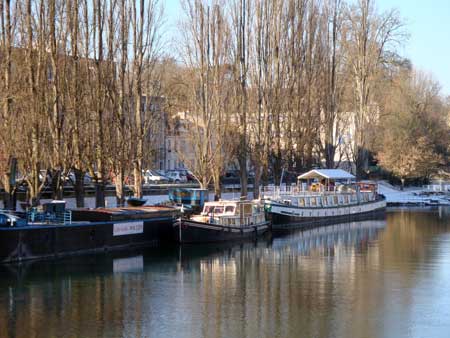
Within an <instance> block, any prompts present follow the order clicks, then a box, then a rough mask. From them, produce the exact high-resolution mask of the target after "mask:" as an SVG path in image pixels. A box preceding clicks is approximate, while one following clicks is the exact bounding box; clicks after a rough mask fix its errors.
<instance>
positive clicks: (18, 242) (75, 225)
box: [0, 206, 178, 263]
mask: <svg viewBox="0 0 450 338" xmlns="http://www.w3.org/2000/svg"><path fill="white" fill-rule="evenodd" d="M177 217H178V212H177V210H176V209H173V208H168V207H154V206H149V207H135V208H133V207H125V208H111V209H106V208H104V209H78V210H64V211H60V212H43V213H35V214H28V222H26V224H25V225H22V226H7V227H6V226H4V227H1V226H0V263H8V262H17V261H23V260H28V259H38V258H49V257H58V256H65V255H73V254H80V253H85V252H95V251H107V250H116V249H125V248H132V247H139V246H149V245H155V244H157V243H158V242H161V241H165V240H170V239H171V236H172V224H173V221H174V219H176V218H177Z"/></svg>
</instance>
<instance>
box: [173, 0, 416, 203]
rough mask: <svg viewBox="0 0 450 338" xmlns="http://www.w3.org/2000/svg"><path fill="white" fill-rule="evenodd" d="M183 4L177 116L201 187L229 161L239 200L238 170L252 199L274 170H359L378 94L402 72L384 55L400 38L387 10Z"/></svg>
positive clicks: (334, 3)
mask: <svg viewBox="0 0 450 338" xmlns="http://www.w3.org/2000/svg"><path fill="white" fill-rule="evenodd" d="M182 3H183V5H184V11H185V18H184V20H183V21H182V27H183V28H182V31H183V32H184V35H183V37H182V39H181V43H180V44H179V45H180V46H182V48H180V50H179V54H178V55H179V57H180V59H181V60H182V61H183V64H184V69H185V70H186V73H185V74H184V75H185V81H184V82H183V84H184V85H187V88H188V89H187V90H189V94H188V95H186V96H185V98H186V100H185V101H184V103H185V107H184V109H185V110H187V111H190V112H191V118H192V121H191V123H192V125H193V126H195V128H197V132H196V133H193V135H192V137H191V140H190V141H191V143H192V146H193V148H194V152H195V154H196V156H195V162H193V163H189V164H190V165H189V166H190V167H191V168H192V169H193V170H194V172H195V174H196V175H197V177H199V179H200V181H201V183H202V184H203V185H204V186H206V185H207V184H208V183H209V182H210V181H211V180H212V181H213V182H214V185H215V186H216V191H217V190H218V189H217V186H218V184H219V183H218V179H219V176H220V175H218V173H217V174H216V173H215V171H216V170H219V171H220V170H223V168H225V167H226V165H227V164H229V163H230V162H236V164H237V165H238V167H239V168H240V180H241V193H242V195H243V196H246V195H247V169H248V168H249V167H251V168H253V170H254V174H255V192H256V194H257V191H258V187H259V185H260V183H261V181H267V179H268V178H269V176H270V175H272V176H273V177H274V178H275V180H279V179H280V177H281V176H282V171H283V168H284V169H287V170H289V171H293V172H299V171H301V170H305V169H309V168H311V167H313V166H325V167H328V168H334V167H336V166H337V165H339V164H340V162H341V161H347V162H352V163H354V164H355V169H356V174H357V175H358V176H359V177H362V176H364V175H365V174H366V173H367V169H368V160H369V155H370V154H371V153H373V152H374V151H375V150H379V144H378V143H379V142H378V140H377V135H378V136H379V135H380V134H381V133H380V130H382V129H383V125H382V123H384V122H386V121H387V120H386V119H383V118H382V116H383V113H384V111H388V110H389V109H390V107H386V106H385V105H384V103H383V102H384V101H383V98H384V97H386V96H387V95H388V94H389V93H388V92H387V91H386V90H385V88H387V84H389V83H391V82H393V81H396V79H397V78H398V76H399V75H398V73H399V72H400V71H401V72H402V73H403V74H404V73H405V72H404V70H405V69H406V70H408V72H409V73H408V74H409V76H412V74H413V72H412V69H411V68H410V67H409V68H408V67H407V66H408V65H409V64H408V62H406V61H405V60H403V59H402V58H401V57H400V56H398V55H397V54H396V53H395V50H396V48H398V47H399V46H400V45H401V44H402V43H403V42H405V41H406V39H407V35H406V34H405V30H404V27H403V24H402V21H401V20H400V17H399V13H398V12H397V11H395V10H391V11H387V12H383V13H381V12H379V11H377V10H376V6H375V4H374V1H373V0H358V1H356V2H353V1H345V0H325V1H319V0H230V1H221V0H212V1H206V0H185V1H182ZM405 64H407V66H405ZM389 87H390V86H389ZM382 103H383V104H382ZM383 110H384V111H383ZM218 153H220V154H226V156H222V157H218V156H217V154H218ZM388 169H389V168H388Z"/></svg>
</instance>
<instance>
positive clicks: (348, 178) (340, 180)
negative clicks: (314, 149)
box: [261, 169, 386, 229]
mask: <svg viewBox="0 0 450 338" xmlns="http://www.w3.org/2000/svg"><path fill="white" fill-rule="evenodd" d="M261 198H263V199H264V203H265V206H266V210H267V212H268V213H269V215H270V216H271V217H272V221H273V223H274V229H277V228H278V226H277V225H278V224H286V223H290V222H294V223H301V222H310V221H316V220H324V219H332V220H334V222H336V220H337V219H341V220H342V219H349V218H353V217H354V216H355V215H362V214H370V213H373V212H374V211H379V210H384V209H385V208H386V200H385V198H384V197H383V196H381V195H379V194H378V193H377V184H376V183H371V182H355V177H354V176H353V175H351V174H349V173H348V172H346V171H344V170H340V169H323V170H322V169H321V170H311V171H309V172H307V173H305V174H303V175H300V176H299V177H298V183H297V184H296V185H292V186H281V187H275V186H268V187H264V189H263V190H262V191H261Z"/></svg>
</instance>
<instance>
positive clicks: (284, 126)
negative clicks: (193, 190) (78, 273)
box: [0, 0, 448, 206]
mask: <svg viewBox="0 0 450 338" xmlns="http://www.w3.org/2000/svg"><path fill="white" fill-rule="evenodd" d="M180 1H181V3H182V7H183V10H184V17H183V19H182V20H181V23H180V27H179V28H180V29H179V31H178V34H177V39H176V40H177V41H176V45H175V47H176V48H171V49H168V48H163V43H162V32H163V31H162V30H161V25H162V22H163V21H164V18H163V16H162V7H161V4H160V3H159V2H158V0H65V1H63V0H25V1H11V0H0V14H1V17H0V20H1V22H0V24H1V25H0V33H1V34H0V38H1V42H0V67H1V68H0V70H1V73H0V74H1V75H0V77H1V82H0V103H1V106H2V107H1V108H2V109H1V114H0V149H1V151H0V174H1V175H0V176H1V184H2V186H3V188H4V189H5V191H6V195H7V196H10V195H12V193H13V192H14V189H15V185H14V184H13V183H14V182H13V180H11V176H12V172H11V170H10V169H9V168H14V166H11V165H9V163H12V164H14V163H16V162H15V161H14V160H13V159H17V163H18V167H19V171H20V172H21V173H22V174H24V175H25V176H24V179H25V180H26V182H27V186H28V194H29V201H30V203H31V204H37V203H38V200H39V196H40V192H41V190H42V188H43V186H44V184H50V185H51V187H52V191H53V194H54V198H62V185H63V180H64V176H66V175H67V173H68V172H69V171H70V170H71V171H73V172H74V174H75V192H76V196H77V205H78V206H82V205H83V203H84V202H83V195H84V191H83V189H84V185H83V177H84V174H85V172H89V173H90V174H91V175H92V176H93V178H94V181H95V186H96V205H97V206H102V205H104V201H105V183H106V182H107V180H109V179H112V180H113V181H114V183H115V185H116V195H117V201H118V203H123V201H124V194H125V186H124V182H125V181H126V179H127V177H128V176H132V177H133V181H134V184H133V191H134V194H135V195H136V196H138V197H141V196H142V170H143V168H144V167H146V166H147V165H149V164H150V158H151V157H152V154H153V153H154V152H155V151H156V149H155V148H156V145H155V142H156V140H155V138H156V135H159V132H160V131H161V128H165V126H164V125H162V124H161V123H160V122H161V114H159V113H158V111H159V110H166V111H168V112H169V113H171V114H175V113H178V112H187V114H186V116H187V120H188V123H187V126H188V129H189V130H188V131H187V135H188V140H187V142H188V143H189V145H188V147H187V148H186V147H185V148H183V149H178V153H179V154H178V155H179V157H180V158H181V159H182V160H183V162H184V164H185V165H186V166H187V167H188V168H189V169H191V171H192V172H193V173H194V175H195V176H196V177H197V179H198V180H199V182H200V184H201V186H203V187H207V186H208V185H210V184H213V185H214V190H215V194H216V196H217V197H219V196H220V188H221V187H220V178H221V176H222V175H223V173H224V171H225V170H226V168H227V167H229V166H230V165H231V164H235V165H236V166H237V167H238V168H239V172H240V181H241V193H242V195H243V196H246V195H247V182H248V169H249V168H252V170H253V171H254V175H255V183H254V184H255V189H254V191H255V194H256V195H257V192H258V187H259V186H260V184H262V183H266V182H267V181H268V180H269V178H270V177H274V179H275V181H276V182H277V181H279V180H280V178H281V176H282V172H283V171H284V170H288V171H291V172H299V171H302V170H305V169H309V168H311V167H313V166H324V167H328V168H333V167H336V166H338V165H340V164H341V162H344V161H345V162H351V163H354V164H355V168H356V170H355V171H356V174H357V175H358V176H360V177H361V176H363V175H364V174H365V173H366V172H367V166H368V159H369V157H370V156H372V155H373V154H374V153H375V154H376V153H378V154H379V156H378V158H379V159H380V163H382V164H383V165H384V166H385V168H386V169H388V170H390V171H392V172H394V173H400V171H399V170H398V169H397V168H394V165H393V164H399V161H396V160H395V159H396V154H395V152H392V149H394V150H395V149H396V148H397V149H400V148H399V147H397V146H395V142H394V141H397V140H399V139H404V140H408V142H410V143H409V144H413V148H414V149H416V150H417V151H416V152H415V153H414V157H415V158H416V159H420V158H422V159H423V158H426V157H424V156H422V157H421V156H420V155H418V154H420V152H423V151H425V150H424V149H429V148H430V147H433V149H435V151H436V156H433V158H432V159H433V161H432V162H433V166H432V167H433V169H434V168H436V167H438V166H439V165H441V164H442V163H444V162H445V158H444V157H445V155H446V153H447V152H448V142H447V141H448V133H447V132H448V125H447V124H446V122H443V121H444V120H445V119H444V115H445V114H447V113H448V104H446V103H445V102H444V101H443V99H442V97H441V96H440V95H439V93H438V91H437V90H436V88H435V87H436V86H435V83H434V82H432V81H431V82H427V83H429V85H427V86H419V85H418V84H417V83H416V84H415V82H414V80H413V79H414V78H415V75H414V74H415V71H414V70H413V67H412V66H411V65H410V63H409V62H408V60H405V59H402V58H401V57H400V56H398V55H397V54H396V53H395V51H396V49H397V48H398V46H400V45H401V44H402V43H404V42H405V41H406V39H407V36H406V34H405V29H404V27H403V24H402V21H401V20H400V17H399V13H398V12H397V11H395V10H391V11H387V12H379V11H378V10H377V9H376V4H375V3H374V0H357V1H347V0H180ZM168 57H170V58H168ZM171 60H177V61H171ZM392 93H397V94H398V96H399V97H400V98H401V99H398V100H394V99H393V98H392V96H393V94H392ZM423 100H425V101H426V102H428V103H424V102H422V101H423ZM399 102H400V103H401V104H400V103H399ZM429 102H432V104H429ZM415 104H416V105H417V107H415V106H414V105H415ZM418 107H419V108H420V107H422V108H420V109H419V108H418ZM401 112H404V114H403V115H402V116H406V117H405V118H404V119H398V118H396V117H395V116H399V114H400V113H401ZM435 115H438V116H437V117H436V116H435ZM393 116H394V117H393ZM417 116H422V117H423V119H422V121H427V124H426V125H427V126H428V128H431V129H429V130H427V129H426V128H425V129H424V128H419V127H418V128H415V129H413V130H414V132H417V133H420V135H418V136H417V135H415V134H411V135H408V136H407V137H406V136H405V137H404V138H398V137H396V136H393V135H396V133H397V132H398V130H399V129H400V130H409V129H408V124H407V123H409V122H408V121H410V119H412V120H413V121H414V120H415V119H416V118H417ZM393 120H394V121H403V122H402V123H392V121H393ZM443 125H446V126H447V127H443ZM394 126H397V129H395V128H394ZM432 128H439V133H440V134H439V135H444V136H443V137H441V138H439V139H438V138H427V139H424V138H423V137H422V136H426V135H427V133H433V132H434V131H435V130H437V129H432ZM446 128H447V129H446ZM410 129H411V128H410ZM446 133H447V134H446ZM445 136H446V137H445ZM420 137H422V138H421V141H420V144H418V143H417V142H416V143H414V142H413V141H414V140H417V139H419V138H420ZM389 140H391V142H389ZM442 140H444V141H442ZM438 141H439V144H436V143H437V142H438ZM405 142H406V141H405ZM391 148H392V149H391ZM405 148H411V147H409V146H405ZM389 151H391V153H389ZM188 153H189V154H188ZM407 159H409V158H407ZM437 159H439V160H437ZM400 162H402V161H400ZM422 162H423V161H422ZM402 163H405V164H404V165H403V167H405V166H411V163H410V162H409V161H408V160H405V161H403V162H402ZM415 167H417V168H423V167H424V165H423V163H419V164H417V165H416V164H415ZM43 170H44V171H46V172H47V174H42V171H43ZM404 172H405V170H403V171H401V173H402V174H398V175H400V176H405V177H407V176H413V175H417V174H418V172H419V170H415V173H414V174H412V173H411V171H409V172H408V174H403V173H404ZM420 172H421V173H423V172H424V171H423V170H421V171H420ZM428 173H429V171H427V174H428ZM47 176H48V178H46V177H47ZM5 200H6V201H8V200H9V197H8V198H6V199H5Z"/></svg>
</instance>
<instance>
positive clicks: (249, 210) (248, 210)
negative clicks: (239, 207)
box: [244, 204, 252, 215]
mask: <svg viewBox="0 0 450 338" xmlns="http://www.w3.org/2000/svg"><path fill="white" fill-rule="evenodd" d="M251 214H252V205H251V204H244V215H251Z"/></svg>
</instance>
